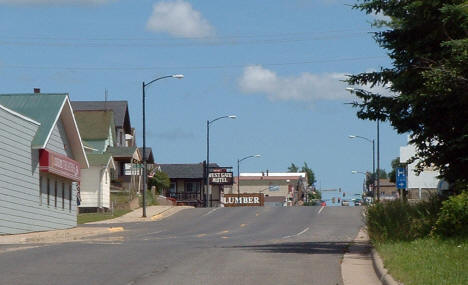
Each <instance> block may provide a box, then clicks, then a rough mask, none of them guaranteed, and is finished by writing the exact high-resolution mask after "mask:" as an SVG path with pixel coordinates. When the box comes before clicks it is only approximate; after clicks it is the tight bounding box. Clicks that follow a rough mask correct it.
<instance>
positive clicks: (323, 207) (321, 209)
mask: <svg viewBox="0 0 468 285" xmlns="http://www.w3.org/2000/svg"><path fill="white" fill-rule="evenodd" d="M323 209H325V206H322V207H321V208H320V210H319V211H318V213H319V215H320V213H321V212H322V211H323Z"/></svg>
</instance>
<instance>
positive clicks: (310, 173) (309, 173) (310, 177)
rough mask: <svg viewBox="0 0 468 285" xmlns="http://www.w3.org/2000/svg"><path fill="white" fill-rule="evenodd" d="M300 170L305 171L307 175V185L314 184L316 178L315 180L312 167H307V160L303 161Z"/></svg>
mask: <svg viewBox="0 0 468 285" xmlns="http://www.w3.org/2000/svg"><path fill="white" fill-rule="evenodd" d="M301 172H305V173H306V175H307V181H309V185H308V186H311V185H314V184H315V182H317V180H315V173H314V171H312V169H310V168H309V166H308V165H307V162H305V161H304V166H302V168H301Z"/></svg>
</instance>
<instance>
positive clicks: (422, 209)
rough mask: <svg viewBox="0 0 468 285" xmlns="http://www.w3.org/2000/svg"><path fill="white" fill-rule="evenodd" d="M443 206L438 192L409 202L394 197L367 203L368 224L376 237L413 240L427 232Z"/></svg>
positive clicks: (382, 239)
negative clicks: (426, 197) (432, 195)
mask: <svg viewBox="0 0 468 285" xmlns="http://www.w3.org/2000/svg"><path fill="white" fill-rule="evenodd" d="M440 206H441V202H440V199H439V198H438V197H436V196H434V197H432V198H431V199H430V200H428V201H422V202H419V203H417V204H409V203H408V202H406V201H402V200H394V201H388V202H381V203H376V204H374V205H372V206H369V207H367V210H366V212H367V215H366V224H367V230H368V232H369V236H370V238H371V239H372V240H373V241H376V242H384V241H411V240H414V239H417V238H422V237H425V236H427V235H428V234H429V233H430V232H431V229H432V227H433V225H434V224H435V222H436V220H437V214H438V213H439V210H440Z"/></svg>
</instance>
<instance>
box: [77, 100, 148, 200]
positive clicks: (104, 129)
mask: <svg viewBox="0 0 468 285" xmlns="http://www.w3.org/2000/svg"><path fill="white" fill-rule="evenodd" d="M72 106H73V110H74V112H75V113H76V114H77V116H78V117H79V122H80V125H83V126H84V127H83V132H84V133H86V136H85V137H86V139H84V144H85V147H86V149H87V150H88V152H91V153H106V154H110V155H111V156H112V157H113V159H114V163H115V169H112V168H111V169H110V170H111V171H110V173H111V190H112V191H116V192H119V191H128V192H131V193H136V192H138V191H141V189H142V187H143V183H142V180H143V179H142V176H141V175H142V171H141V169H142V167H141V166H142V165H141V162H142V161H143V160H142V157H141V156H142V153H141V150H140V149H138V148H137V147H136V141H135V129H134V128H132V125H131V123H130V113H129V111H128V102H127V101H73V102H72ZM151 156H152V153H151Z"/></svg>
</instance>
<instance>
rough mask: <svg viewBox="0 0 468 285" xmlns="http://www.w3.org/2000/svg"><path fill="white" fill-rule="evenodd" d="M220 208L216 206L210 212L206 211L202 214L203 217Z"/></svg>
mask: <svg viewBox="0 0 468 285" xmlns="http://www.w3.org/2000/svg"><path fill="white" fill-rule="evenodd" d="M218 209H219V208H214V209H213V210H211V211H209V212H208V213H205V214H204V215H202V217H204V216H208V215H210V214H211V213H213V212H214V211H216V210H218Z"/></svg>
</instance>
